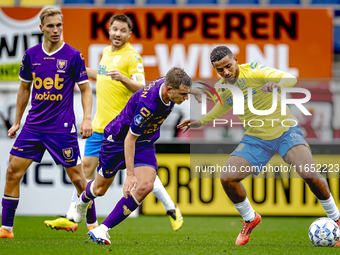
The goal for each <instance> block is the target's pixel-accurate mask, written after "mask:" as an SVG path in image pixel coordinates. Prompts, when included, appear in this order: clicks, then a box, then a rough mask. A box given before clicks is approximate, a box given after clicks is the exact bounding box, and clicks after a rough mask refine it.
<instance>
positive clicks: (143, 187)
mask: <svg viewBox="0 0 340 255" xmlns="http://www.w3.org/2000/svg"><path fill="white" fill-rule="evenodd" d="M152 190H153V182H151V181H150V182H148V181H145V182H142V183H140V185H138V187H137V188H136V192H137V193H138V195H139V196H143V197H144V196H146V195H147V194H149V193H150V192H151V191H152Z"/></svg>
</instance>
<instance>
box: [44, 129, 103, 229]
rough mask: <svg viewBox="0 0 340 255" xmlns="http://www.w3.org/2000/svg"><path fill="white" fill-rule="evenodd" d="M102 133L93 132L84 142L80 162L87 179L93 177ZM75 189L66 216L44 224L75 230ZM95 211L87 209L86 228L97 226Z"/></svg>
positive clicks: (76, 227) (76, 195)
mask: <svg viewBox="0 0 340 255" xmlns="http://www.w3.org/2000/svg"><path fill="white" fill-rule="evenodd" d="M103 136H104V135H103V134H102V133H96V132H94V133H93V135H92V136H91V137H89V138H88V139H86V142H85V151H84V159H83V162H82V167H83V171H84V174H85V178H86V180H87V181H90V180H93V179H94V172H95V170H96V167H97V165H98V159H99V151H100V148H101V143H102V140H103ZM77 193H78V192H77V189H76V188H75V187H74V189H73V192H72V196H71V203H70V206H69V209H68V211H67V213H66V216H65V217H63V216H61V217H60V218H57V219H55V220H46V221H44V224H45V225H46V226H50V227H51V228H56V229H65V230H72V231H74V230H77V229H78V224H77V223H75V222H74V221H73V214H74V208H75V205H76V202H77V201H78V194H77ZM93 213H95V209H90V210H88V214H89V215H88V217H87V218H88V219H89V220H87V228H88V230H90V229H93V228H95V227H97V226H98V222H97V220H96V217H95V216H94V215H93Z"/></svg>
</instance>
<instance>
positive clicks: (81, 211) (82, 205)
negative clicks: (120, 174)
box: [74, 171, 115, 223]
mask: <svg viewBox="0 0 340 255" xmlns="http://www.w3.org/2000/svg"><path fill="white" fill-rule="evenodd" d="M114 178H115V175H110V176H103V174H102V171H101V172H100V174H97V175H96V178H95V179H94V180H92V181H89V182H88V183H87V186H86V188H85V191H84V192H82V194H81V195H80V196H79V199H78V201H77V203H76V207H75V211H74V221H75V222H77V223H79V222H82V221H83V219H84V218H85V215H86V211H87V208H88V206H89V205H90V202H91V200H94V199H95V198H96V197H100V196H104V195H105V193H106V191H107V190H108V189H109V187H110V186H111V184H112V182H113V180H114Z"/></svg>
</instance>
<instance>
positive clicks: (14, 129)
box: [8, 124, 20, 139]
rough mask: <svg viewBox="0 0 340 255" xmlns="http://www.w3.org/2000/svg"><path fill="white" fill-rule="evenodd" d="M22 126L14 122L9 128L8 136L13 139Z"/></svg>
mask: <svg viewBox="0 0 340 255" xmlns="http://www.w3.org/2000/svg"><path fill="white" fill-rule="evenodd" d="M19 128H20V124H13V126H12V127H11V128H10V129H8V136H9V138H11V139H13V138H15V137H16V136H17V131H18V130H19Z"/></svg>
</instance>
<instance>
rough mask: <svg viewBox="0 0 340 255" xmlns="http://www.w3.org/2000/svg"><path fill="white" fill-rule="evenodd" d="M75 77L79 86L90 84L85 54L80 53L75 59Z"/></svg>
mask: <svg viewBox="0 0 340 255" xmlns="http://www.w3.org/2000/svg"><path fill="white" fill-rule="evenodd" d="M73 70H74V77H75V81H76V82H77V83H78V84H83V83H85V82H88V80H89V78H88V76H87V72H86V66H85V60H84V57H83V54H81V53H80V52H78V53H77V54H76V56H75V59H74V69H73Z"/></svg>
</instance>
